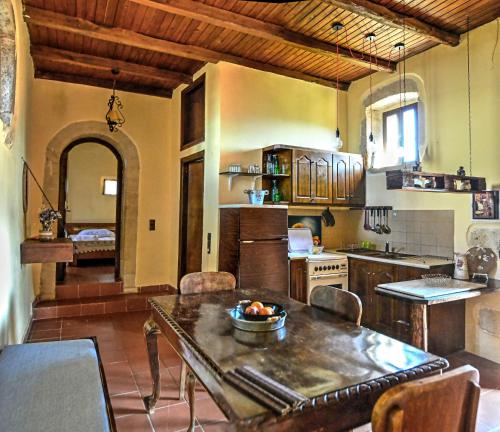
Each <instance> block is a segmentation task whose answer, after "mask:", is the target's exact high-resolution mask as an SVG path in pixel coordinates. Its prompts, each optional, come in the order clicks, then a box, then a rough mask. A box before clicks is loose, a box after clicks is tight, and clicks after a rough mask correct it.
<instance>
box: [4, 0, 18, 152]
mask: <svg viewBox="0 0 500 432" xmlns="http://www.w3.org/2000/svg"><path fill="white" fill-rule="evenodd" d="M15 93H16V24H15V19H14V11H13V9H12V3H11V0H0V132H2V135H4V137H5V142H6V144H7V145H10V143H11V138H12V137H11V134H10V129H11V126H12V117H13V115H14V102H15V99H16V98H15Z"/></svg>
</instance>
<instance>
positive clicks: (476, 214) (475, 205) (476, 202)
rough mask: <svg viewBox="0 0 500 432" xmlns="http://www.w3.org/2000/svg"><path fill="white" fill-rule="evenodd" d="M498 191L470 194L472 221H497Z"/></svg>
mask: <svg viewBox="0 0 500 432" xmlns="http://www.w3.org/2000/svg"><path fill="white" fill-rule="evenodd" d="M498 195H499V191H497V190H495V191H482V192H474V193H473V194H472V219H482V220H485V219H486V220H488V219H498Z"/></svg>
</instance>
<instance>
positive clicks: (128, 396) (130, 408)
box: [111, 391, 147, 419]
mask: <svg viewBox="0 0 500 432" xmlns="http://www.w3.org/2000/svg"><path fill="white" fill-rule="evenodd" d="M111 405H112V406H113V414H114V416H115V419H116V418H118V417H121V416H124V415H130V414H147V413H146V408H145V407H144V402H143V401H142V397H141V394H140V393H139V392H138V391H135V392H132V393H125V394H121V395H116V396H112V397H111Z"/></svg>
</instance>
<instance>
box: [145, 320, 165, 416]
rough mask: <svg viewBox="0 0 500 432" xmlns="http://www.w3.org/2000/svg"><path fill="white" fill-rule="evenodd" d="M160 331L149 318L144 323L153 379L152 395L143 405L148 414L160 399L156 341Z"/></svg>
mask: <svg viewBox="0 0 500 432" xmlns="http://www.w3.org/2000/svg"><path fill="white" fill-rule="evenodd" d="M160 333H161V332H160V329H159V327H158V326H157V325H156V323H155V322H154V320H153V317H150V318H149V319H148V320H147V321H146V322H145V323H144V335H145V336H146V344H147V348H148V355H149V366H150V368H151V377H152V379H153V394H152V395H150V396H146V397H145V398H144V405H145V407H146V410H147V411H148V412H149V414H152V413H153V412H154V410H155V406H156V402H158V399H159V398H160V386H161V383H160V364H159V358H158V341H157V336H158V334H160Z"/></svg>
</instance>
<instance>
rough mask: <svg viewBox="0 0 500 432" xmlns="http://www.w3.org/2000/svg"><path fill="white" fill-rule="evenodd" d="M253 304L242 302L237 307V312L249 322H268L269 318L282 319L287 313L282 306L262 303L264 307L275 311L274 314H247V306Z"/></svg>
mask: <svg viewBox="0 0 500 432" xmlns="http://www.w3.org/2000/svg"><path fill="white" fill-rule="evenodd" d="M251 303H252V302H251V301H250V300H248V301H240V302H239V303H238V304H237V305H236V310H237V311H238V312H239V313H240V314H241V316H242V317H243V319H245V320H247V321H268V320H269V318H273V317H278V318H279V317H281V316H282V313H283V312H284V311H285V308H284V307H283V306H282V305H279V304H277V303H269V302H262V304H263V305H264V307H271V308H272V309H273V311H274V314H272V315H253V314H247V313H245V309H246V308H247V306H250V304H251Z"/></svg>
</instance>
